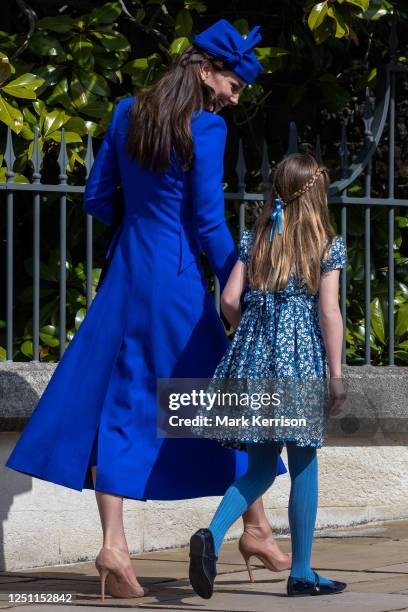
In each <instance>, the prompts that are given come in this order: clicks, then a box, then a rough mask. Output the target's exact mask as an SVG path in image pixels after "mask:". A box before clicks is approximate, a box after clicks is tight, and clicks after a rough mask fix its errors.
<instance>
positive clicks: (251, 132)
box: [0, 0, 408, 364]
mask: <svg viewBox="0 0 408 612" xmlns="http://www.w3.org/2000/svg"><path fill="white" fill-rule="evenodd" d="M26 4H27V2H26ZM78 4H79V3H78V2H74V1H71V0H67V1H66V2H65V3H63V4H62V3H61V6H58V2H57V3H55V8H53V9H50V7H49V6H47V7H44V4H43V3H42V2H41V1H40V0H31V1H30V6H32V8H33V10H34V11H35V12H36V14H37V15H38V17H39V19H38V21H37V22H36V23H34V24H32V25H33V27H32V28H31V29H30V34H29V35H28V34H27V31H28V30H29V28H28V22H27V20H29V17H28V14H27V13H26V14H25V13H24V12H23V13H20V14H16V11H15V8H14V6H15V5H12V4H11V3H10V4H9V5H8V4H6V6H5V8H4V20H3V23H4V26H3V27H4V29H5V31H2V32H0V151H2V150H4V146H5V132H6V126H9V127H10V128H11V129H12V130H13V133H14V147H15V153H16V158H17V159H16V163H15V165H14V172H15V176H14V180H18V181H30V180H31V177H32V165H31V163H30V159H31V156H32V153H33V142H34V130H35V128H37V129H38V132H39V146H40V150H41V152H42V154H43V155H44V164H43V168H42V176H43V179H42V180H43V181H44V182H48V183H56V182H58V175H59V173H60V169H59V167H58V164H57V155H58V150H59V143H60V141H61V129H62V128H64V132H65V138H66V142H67V146H68V151H69V165H68V173H69V175H70V183H72V184H83V181H84V179H85V168H84V155H85V145H86V142H85V141H86V136H87V134H91V135H92V136H93V137H94V138H95V139H96V140H98V139H99V138H100V137H101V136H102V135H103V133H104V132H105V130H106V127H107V125H108V122H109V120H110V117H111V113H112V109H113V107H114V105H115V103H116V101H117V100H118V99H120V98H121V97H123V96H126V95H129V94H131V93H132V92H133V91H138V90H140V89H141V88H142V87H145V86H147V85H149V84H151V83H153V82H155V81H156V80H157V79H158V78H160V76H161V75H162V74H163V73H164V71H165V70H166V69H167V67H168V66H169V65H170V64H171V62H172V61H173V60H174V58H175V57H177V56H178V55H179V54H180V53H182V52H183V51H184V49H185V48H186V47H187V46H188V45H189V44H190V43H191V42H192V39H193V36H194V33H195V32H197V31H200V30H201V29H203V28H204V27H206V26H207V25H209V24H210V23H212V22H214V21H215V20H216V19H217V18H219V17H221V16H226V17H227V18H228V19H229V20H230V21H232V22H233V23H234V25H235V26H236V27H237V29H238V30H239V31H240V32H241V33H242V34H243V35H246V34H247V33H248V32H249V31H250V29H251V27H252V26H253V25H254V24H255V23H260V24H261V26H262V30H263V33H264V39H263V41H262V44H263V45H264V46H262V47H258V48H256V50H255V51H256V54H257V56H258V58H259V60H260V62H261V63H262V64H263V66H264V68H265V72H264V74H263V75H262V76H261V77H260V78H259V79H258V81H257V82H256V83H254V84H253V85H251V86H248V87H246V88H245V90H244V92H243V94H242V95H241V99H240V104H239V105H238V106H237V107H236V108H234V109H228V110H226V111H225V117H226V119H227V121H228V123H229V141H228V149H227V155H226V164H225V180H226V188H227V189H229V190H235V188H236V182H237V178H236V174H235V164H236V156H237V146H236V145H237V141H238V138H242V139H243V141H244V148H245V151H246V160H247V163H248V166H249V167H248V170H247V176H246V181H247V190H254V191H257V190H258V191H261V190H262V184H261V183H262V180H261V175H260V171H259V167H260V156H261V152H262V142H263V138H264V137H265V138H266V140H267V143H268V149H269V156H270V159H271V161H272V166H273V165H275V164H276V162H277V161H279V159H280V158H281V157H282V155H283V154H284V152H285V149H286V143H287V126H288V124H289V121H290V120H294V121H296V122H297V125H298V127H299V130H300V140H301V149H302V150H309V151H310V150H313V147H314V139H315V136H316V134H317V133H319V134H320V137H321V143H322V148H323V156H324V160H325V162H326V164H327V165H328V166H329V168H330V170H331V173H332V176H333V178H335V176H336V173H338V170H339V169H338V161H337V160H338V145H339V124H340V121H347V122H348V123H349V128H350V139H351V140H352V142H350V152H351V155H352V156H353V155H355V153H356V152H357V151H358V149H359V148H361V144H362V141H363V138H364V134H363V132H362V130H361V127H359V125H361V119H359V120H360V124H359V122H358V120H357V117H358V116H359V109H360V108H361V103H362V101H363V96H364V92H365V88H366V87H367V86H368V87H370V88H371V89H372V90H374V89H375V86H376V80H377V73H378V68H379V66H380V65H381V64H382V63H384V62H385V61H387V60H388V57H387V54H388V49H389V42H388V38H389V22H390V19H394V20H396V21H397V22H398V24H399V28H400V29H401V30H402V31H403V32H406V27H407V23H408V14H407V9H406V6H405V3H404V2H403V1H402V0H396V1H394V2H390V1H389V0H325V1H323V2H315V1H314V0H282V1H281V2H279V3H270V2H268V3H265V6H262V7H259V8H257V9H254V10H253V11H251V20H250V22H249V20H248V18H246V17H245V15H248V12H247V11H246V10H245V9H246V6H245V5H244V3H240V2H238V3H236V4H235V10H234V17H233V18H231V17H230V16H229V15H225V11H224V9H221V7H220V5H215V3H211V1H210V0H208V1H201V0H184V2H183V1H182V0H147V1H145V2H142V1H141V0H124V1H123V2H119V1H118V0H113V1H111V2H101V3H99V5H98V6H96V7H95V3H94V2H90V1H89V0H84V2H83V4H82V6H83V10H79V9H78ZM221 11H222V14H221ZM257 11H258V12H257ZM236 15H238V18H235V17H236ZM240 15H241V16H240ZM234 19H235V20H234ZM403 39H404V37H403V36H401V40H403ZM395 56H396V59H397V61H399V62H401V63H405V62H406V61H407V59H406V58H407V50H406V48H404V47H401V46H397V48H396V52H395ZM397 110H401V111H402V116H403V120H402V121H403V123H402V127H401V129H400V130H399V133H401V134H404V133H405V134H406V133H407V131H408V125H407V124H408V121H407V120H406V118H407V115H408V109H407V107H406V106H404V103H401V104H400V105H399V106H398V109H397ZM383 146H384V147H385V148H384V150H382V149H381V148H380V150H379V155H378V160H377V162H376V168H375V169H376V171H377V178H376V179H375V180H374V184H373V190H374V192H375V193H380V192H381V189H382V188H383V184H384V182H385V177H386V174H387V169H386V166H385V164H384V161H383V159H384V158H385V157H386V154H387V151H386V146H387V145H386V143H385V145H383ZM406 148H407V146H406V139H405V140H402V141H399V142H398V143H397V164H399V165H398V172H399V175H398V176H399V178H398V181H399V182H398V186H397V191H398V193H399V194H400V195H404V196H406V197H408V194H407V191H408V183H407V181H406V178H407V177H406V174H404V172H405V170H404V168H403V164H402V161H400V160H402V159H404V154H405V153H406ZM5 175H6V168H5V166H4V165H3V166H2V167H0V181H4V180H5ZM353 189H357V190H358V189H361V186H359V185H358V184H356V185H355V186H353ZM30 204H31V200H30V198H29V195H28V194H27V193H21V194H19V204H18V206H17V207H16V217H17V218H16V224H15V241H16V243H17V244H18V245H19V254H20V256H19V258H18V261H15V279H16V287H15V290H16V296H17V305H16V310H15V316H14V319H15V328H16V332H17V333H16V339H15V355H14V358H15V359H30V358H31V356H32V337H31V335H32V319H31V298H32V290H31V288H30V287H31V279H30V274H31V272H30V270H31V260H30V258H31V228H32V209H31V206H30ZM57 204H58V200H57V199H56V198H55V197H53V196H51V195H50V196H47V197H44V198H43V199H42V204H41V211H42V227H41V236H42V253H41V258H42V260H41V315H40V316H41V356H40V358H41V359H42V360H57V359H58V348H59V339H58V336H59V332H58V308H59V306H58V266H59V263H58V251H57V250H56V248H57V242H56V239H57V232H56V228H57V227H58V210H57ZM68 207H69V219H68V227H69V232H68V235H69V236H70V250H69V254H68V262H67V300H68V304H67V322H68V330H69V331H68V332H67V339H66V341H67V342H69V341H70V339H71V338H72V336H73V334H74V333H75V330H76V329H77V328H78V326H79V325H80V322H81V320H82V318H83V315H84V312H85V311H84V308H85V286H84V264H83V257H84V252H83V251H84V243H85V232H84V215H83V211H82V207H81V203H80V201H79V200H78V199H76V198H74V197H71V196H70V197H68ZM248 208H249V207H248ZM257 212H259V206H258V205H257V204H256V203H255V204H254V206H252V207H251V210H249V214H248V220H249V222H250V221H251V220H252V219H253V217H254V215H255V214H257ZM227 215H228V219H229V221H230V226H231V227H232V228H236V227H237V226H238V223H237V219H238V203H236V204H234V203H231V206H228V210H227ZM361 215H362V211H360V212H359V211H355V212H354V211H353V213H352V215H351V219H350V225H349V229H350V237H349V245H348V246H349V252H350V265H349V269H348V279H349V287H348V291H349V295H350V303H349V304H348V321H347V326H348V331H347V343H348V351H347V353H348V358H349V360H350V362H352V363H361V362H362V360H363V355H364V312H363V307H362V304H363V298H364V293H363V273H362V265H363V261H364V252H363V244H362V240H361V236H362V227H363V219H362V216H361ZM403 215H404V211H403V210H402V211H401V212H400V216H399V218H398V228H397V232H396V239H395V248H394V260H395V265H396V289H397V290H396V296H395V302H394V310H395V316H396V357H397V359H398V362H399V363H406V361H407V355H408V349H407V342H408V336H407V327H408V326H407V320H406V317H407V314H406V313H407V304H408V295H407V290H406V287H407V286H408V276H407V264H408V245H407V232H408V230H407V225H406V224H405V220H406V218H405V217H403ZM373 216H374V215H373ZM374 219H375V222H373V227H374V224H375V227H374V236H373V270H372V303H371V310H372V324H371V334H372V355H373V360H374V363H378V364H383V363H387V342H388V330H387V323H386V322H387V303H386V299H387V270H388V268H387V265H388V264H387V253H386V244H387V236H386V235H385V230H384V229H383V228H384V227H386V225H385V224H384V222H385V221H386V210H385V209H382V208H378V210H377V211H376V214H375V216H374ZM333 222H334V223H335V224H337V226H338V224H339V216H338V211H337V210H334V209H333ZM1 226H2V227H4V223H1ZM94 228H95V232H94V237H95V239H96V260H97V261H99V260H101V258H102V257H103V252H104V249H105V246H106V236H105V237H104V228H103V227H102V226H100V225H99V224H98V223H95V225H94ZM235 237H237V236H236V235H235ZM99 271H100V268H99V267H96V268H95V269H94V279H93V281H94V283H95V282H96V281H97V277H98V275H99ZM207 272H208V277H209V281H210V285H211V283H212V278H211V275H210V274H209V270H208V269H207ZM1 293H2V295H3V296H4V291H2V292H1ZM4 327H5V324H4V321H3V322H2V321H0V338H1V341H0V344H3V345H4V340H3V337H4ZM4 357H5V355H4V349H0V359H1V358H4Z"/></svg>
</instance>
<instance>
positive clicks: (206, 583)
mask: <svg viewBox="0 0 408 612" xmlns="http://www.w3.org/2000/svg"><path fill="white" fill-rule="evenodd" d="M217 559H218V557H217V556H216V555H215V554H214V538H213V535H212V533H211V531H210V530H209V529H199V530H198V531H196V532H195V534H194V535H192V536H191V539H190V569H189V573H188V575H189V578H190V582H191V586H192V587H193V589H194V591H195V592H196V593H197V595H199V596H200V597H203V599H210V597H211V596H212V594H213V587H214V580H215V577H216V575H217V564H216V562H217Z"/></svg>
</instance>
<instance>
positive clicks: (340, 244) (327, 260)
mask: <svg viewBox="0 0 408 612" xmlns="http://www.w3.org/2000/svg"><path fill="white" fill-rule="evenodd" d="M346 262H347V251H346V245H345V243H344V240H343V238H342V236H335V237H334V238H333V240H332V243H331V245H330V246H329V248H328V249H327V252H326V254H325V256H324V257H323V259H322V262H321V266H320V269H321V274H325V273H326V272H331V271H332V270H336V269H341V268H344V267H345V265H346Z"/></svg>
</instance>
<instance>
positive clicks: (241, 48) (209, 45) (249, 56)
mask: <svg viewBox="0 0 408 612" xmlns="http://www.w3.org/2000/svg"><path fill="white" fill-rule="evenodd" d="M259 29H260V26H255V27H254V28H253V29H252V30H251V31H250V32H249V34H248V36H247V37H246V38H244V37H243V36H242V35H241V34H240V33H239V32H238V30H237V29H236V28H234V26H233V25H231V24H230V23H229V21H227V20H226V19H220V20H219V21H217V22H216V23H214V24H213V25H212V26H210V27H209V28H207V29H206V30H203V32H200V34H197V35H196V36H195V37H194V44H195V45H197V47H200V49H202V50H203V51H206V52H207V53H209V54H210V55H213V56H214V57H216V58H218V59H220V60H222V61H223V62H224V63H225V64H226V65H227V66H228V67H229V68H230V69H231V70H232V71H233V72H235V73H236V74H237V75H238V76H239V77H241V79H243V80H244V81H245V82H246V83H253V81H255V79H256V78H257V77H258V76H259V75H260V74H261V72H263V71H264V68H263V66H262V64H261V63H260V62H259V61H258V60H257V58H256V56H255V53H254V52H253V51H252V49H253V48H254V47H255V45H256V44H258V43H259V41H260V40H261V39H262V36H261V34H259V33H258V32H259Z"/></svg>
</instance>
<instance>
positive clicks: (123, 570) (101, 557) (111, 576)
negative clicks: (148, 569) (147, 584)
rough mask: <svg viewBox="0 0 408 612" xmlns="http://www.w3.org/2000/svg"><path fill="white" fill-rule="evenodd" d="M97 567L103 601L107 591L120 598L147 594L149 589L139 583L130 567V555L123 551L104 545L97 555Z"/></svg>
mask: <svg viewBox="0 0 408 612" xmlns="http://www.w3.org/2000/svg"><path fill="white" fill-rule="evenodd" d="M124 557H126V558H124ZM95 567H96V569H97V570H98V572H99V576H100V582H101V599H102V601H104V599H105V592H107V593H109V595H111V596H112V597H116V598H118V599H124V598H136V597H143V596H144V595H146V593H147V589H143V588H142V587H141V586H140V584H139V583H138V581H137V578H136V576H135V575H134V573H133V571H132V570H131V568H130V567H129V557H128V556H127V555H126V554H125V553H124V552H123V551H120V550H116V549H114V548H106V547H102V549H101V550H100V552H99V554H98V556H97V557H96V560H95ZM105 586H106V588H105Z"/></svg>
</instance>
